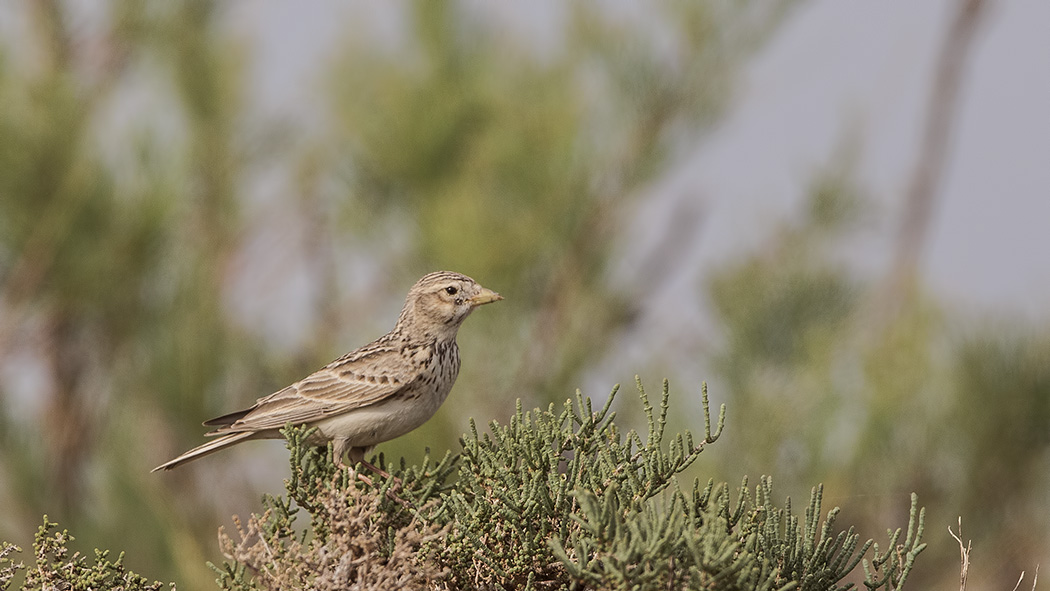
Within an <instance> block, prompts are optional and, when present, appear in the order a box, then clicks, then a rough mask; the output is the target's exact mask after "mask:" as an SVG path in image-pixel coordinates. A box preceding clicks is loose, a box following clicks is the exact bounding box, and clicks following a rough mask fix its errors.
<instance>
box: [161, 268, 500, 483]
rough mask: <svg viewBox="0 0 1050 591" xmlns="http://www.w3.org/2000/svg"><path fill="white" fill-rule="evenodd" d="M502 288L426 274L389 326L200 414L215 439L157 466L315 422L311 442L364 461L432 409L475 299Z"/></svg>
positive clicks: (450, 373) (455, 365)
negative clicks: (207, 415) (276, 383)
mask: <svg viewBox="0 0 1050 591" xmlns="http://www.w3.org/2000/svg"><path fill="white" fill-rule="evenodd" d="M502 299H503V296H501V295H500V294H498V293H496V292H494V291H492V290H490V289H487V288H485V287H482V286H481V285H479V284H478V283H477V282H476V281H474V280H473V279H471V278H470V277H467V276H466V275H463V274H460V273H454V272H452V271H436V272H433V273H429V274H427V275H424V276H423V278H421V279H420V280H419V281H417V282H416V284H415V285H413V286H412V289H410V290H409V292H408V297H406V298H405V305H404V307H403V308H402V309H401V314H400V315H399V316H398V318H397V324H395V326H394V328H393V330H391V331H390V332H388V333H387V334H385V335H383V336H381V337H379V338H378V339H376V340H374V341H372V342H371V343H369V344H367V345H365V346H363V347H361V348H359V349H356V350H354V351H351V352H349V353H347V354H345V355H343V356H342V357H340V358H338V359H336V360H335V361H333V362H331V363H329V364H328V365H326V366H324V367H322V368H321V369H319V370H317V371H316V372H314V373H312V374H310V375H308V376H306V377H305V378H303V379H301V380H299V381H298V382H295V383H294V384H292V385H290V386H287V387H286V388H283V389H281V390H278V391H277V392H274V393H273V394H270V395H269V396H265V397H263V398H260V399H258V400H257V401H256V402H255V404H254V405H252V406H251V408H247V409H245V410H241V411H237V412H233V413H230V414H226V415H223V416H221V417H217V418H214V419H211V420H209V421H205V422H204V425H205V426H209V427H215V429H214V430H212V431H210V432H208V433H206V435H207V436H211V437H214V438H215V439H213V440H212V441H210V442H208V443H205V444H203V445H200V446H198V447H195V448H193V449H191V450H189V451H187V452H186V453H184V454H182V455H180V456H178V457H176V458H174V459H172V460H170V461H168V462H165V463H163V464H161V465H160V466H157V467H156V468H154V469H153V470H152V471H153V472H157V471H159V470H171V469H173V468H176V467H178V466H181V465H183V464H185V463H186V462H190V461H192V460H196V459H198V458H201V457H204V456H206V455H209V454H212V453H215V452H217V451H220V450H222V449H225V448H227V447H230V446H232V445H235V444H238V443H241V442H243V441H248V440H253V439H280V438H282V437H283V436H282V435H281V432H280V430H281V429H282V428H283V427H284V426H285V425H288V424H292V425H307V426H309V427H316V431H314V432H313V434H312V435H311V436H309V437H308V438H307V440H306V443H307V444H310V445H327V444H328V443H329V442H331V443H332V444H333V455H334V458H335V462H336V464H338V465H339V466H341V467H342V466H344V464H343V462H342V458H343V455H344V454H346V455H347V457H348V459H349V460H350V466H351V469H352V466H354V465H356V464H358V463H361V464H364V465H366V466H368V465H369V464H368V463H367V462H366V461H365V456H366V455H367V454H369V453H371V451H372V449H374V448H375V446H376V445H378V444H380V443H383V442H384V441H389V440H391V439H394V438H396V437H400V436H402V435H404V434H405V433H408V432H409V431H412V430H413V429H415V428H416V427H419V426H420V425H422V424H423V423H425V422H426V421H427V420H429V419H430V417H432V416H434V413H436V412H437V410H438V407H440V406H441V404H442V403H443V402H444V401H445V398H447V397H448V394H449V391H450V390H452V385H453V383H455V381H456V376H458V375H459V365H460V360H459V347H458V346H457V345H456V335H457V333H458V332H459V327H460V325H461V324H462V323H463V320H465V319H466V317H467V316H469V315H470V313H471V312H473V311H474V309H475V308H477V307H478V306H482V305H484V304H488V303H491V302H496V301H499V300H502Z"/></svg>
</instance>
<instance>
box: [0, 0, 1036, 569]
mask: <svg viewBox="0 0 1050 591" xmlns="http://www.w3.org/2000/svg"><path fill="white" fill-rule="evenodd" d="M1048 22H1050V4H1047V3H1045V2H1041V1H1039V0H998V1H995V2H993V1H991V0H930V1H928V2H922V3H914V2H904V1H888V2H887V1H880V2H875V1H857V2H840V1H836V0H809V1H804V0H793V1H785V0H779V1H777V0H767V1H745V0H707V1H699V0H698V1H695V2H678V1H667V2H652V3H645V4H640V3H632V2H626V1H621V2H606V3H561V2H556V1H554V0H546V1H543V2H530V3H527V4H526V3H521V4H518V5H505V4H490V3H483V2H478V1H474V0H465V1H460V2H451V1H449V2H444V1H422V0H419V1H416V2H411V1H401V2H387V3H382V4H378V3H365V2H350V3H347V2H336V1H334V0H330V1H325V2H320V1H318V2H313V3H278V2H247V1H227V2H209V1H204V0H185V1H180V2H162V3H143V2H138V1H135V0H109V1H105V0H95V1H84V2H73V1H68V2H62V1H60V0H24V1H22V2H12V3H8V4H7V6H5V9H4V11H3V12H2V13H0V508H2V509H0V539H4V540H8V541H12V542H15V543H18V544H20V545H22V546H23V547H27V546H29V545H30V544H31V540H32V533H33V532H34V531H35V529H36V527H37V526H38V525H39V523H40V520H41V515H42V514H44V513H46V514H48V515H49V516H50V517H51V519H52V520H58V521H59V522H60V523H61V524H62V525H63V526H64V527H68V528H70V530H71V532H72V533H73V535H75V536H76V537H77V543H76V547H77V548H79V549H90V548H94V547H101V548H112V549H114V550H127V551H128V555H127V557H126V562H127V563H128V564H129V565H130V566H131V568H133V569H135V570H137V571H139V572H142V573H143V574H145V575H147V576H149V577H151V578H157V579H164V580H175V581H177V582H178V583H179V584H180V586H185V588H189V589H197V588H209V587H210V586H211V585H212V584H213V583H212V581H213V579H214V576H213V574H212V572H211V571H210V570H209V569H208V568H207V567H206V566H205V562H206V561H208V560H211V561H216V562H220V561H221V560H222V557H221V555H220V553H219V552H218V548H217V545H216V542H215V530H216V528H217V526H219V525H221V524H229V523H230V516H231V515H232V514H234V513H238V514H241V515H245V514H247V513H248V512H250V511H252V510H255V509H256V508H257V507H258V504H259V498H260V495H261V494H262V493H264V492H269V493H278V492H280V491H281V490H282V478H283V477H284V475H285V474H286V471H287V464H286V458H287V455H286V452H285V451H284V448H283V446H282V444H281V443H277V442H255V443H250V444H247V445H243V446H238V447H237V448H234V449H231V450H230V451H227V452H224V453H223V454H220V455H215V456H211V457H209V458H208V459H206V460H202V461H200V462H195V463H193V464H190V465H188V466H187V467H185V468H182V469H179V470H177V471H175V472H172V473H166V474H150V473H149V470H150V469H151V468H153V467H154V466H156V465H157V464H159V463H161V462H162V461H165V460H167V459H169V458H171V457H173V456H174V455H175V454H177V453H179V452H181V451H183V450H185V449H188V448H189V447H192V446H194V445H197V444H199V443H200V442H202V441H203V438H202V433H203V431H204V429H203V428H202V427H201V426H200V423H201V421H202V420H204V419H207V418H211V417H214V416H217V415H220V414H223V413H226V412H229V411H232V410H236V409H239V408H243V407H244V406H245V405H248V404H250V403H251V402H252V401H254V400H255V399H256V398H258V397H260V396H262V395H265V394H268V393H270V392H272V391H274V390H276V389H278V388H280V387H282V386H284V385H286V384H288V383H290V382H292V381H295V380H297V379H299V378H301V377H303V376H304V375H306V374H307V373H309V372H311V371H313V370H315V369H317V368H318V367H319V366H321V365H323V364H325V363H327V362H328V361H330V360H332V359H334V358H335V357H337V356H338V355H341V354H342V353H344V352H346V351H348V350H350V349H353V348H356V347H358V346H360V345H362V344H364V343H366V342H368V341H370V340H372V339H373V338H375V337H378V336H379V335H381V334H383V333H384V332H386V331H387V330H389V329H390V328H391V327H392V326H393V323H394V320H395V319H396V316H397V313H398V311H399V310H400V307H401V304H402V301H403V298H404V294H405V293H406V292H407V290H408V288H409V287H410V286H411V285H412V283H413V282H414V281H415V280H416V279H417V278H418V277H419V276H421V275H423V274H424V273H426V272H428V271H431V270H435V269H451V270H456V271H460V272H463V273H466V274H468V275H471V276H473V277H474V278H475V279H477V280H478V281H479V282H481V283H482V284H484V285H485V286H487V287H490V288H492V289H495V290H497V291H499V292H500V293H502V294H503V295H504V296H505V297H506V300H505V301H503V302H501V303H499V304H498V305H496V306H492V307H486V308H484V309H483V310H481V311H479V312H478V313H477V314H475V315H473V316H472V318H471V319H470V320H469V321H468V322H467V323H466V324H465V326H464V327H463V329H462V331H461V334H460V346H461V352H462V357H463V370H462V372H461V374H460V378H459V381H458V383H457V385H456V387H455V389H454V390H453V393H452V395H451V397H450V398H449V400H448V402H447V403H446V404H445V406H444V407H443V408H442V410H441V411H440V412H439V414H438V415H437V417H435V419H433V420H432V421H431V422H429V423H428V424H427V425H425V426H424V427H423V428H421V429H419V430H418V431H417V432H414V433H413V434H411V435H408V436H406V437H404V438H401V439H399V440H397V441H395V442H391V443H388V444H384V445H382V446H380V448H379V449H380V451H382V452H383V453H384V454H385V456H386V457H387V459H388V461H390V460H395V461H396V459H397V458H400V457H405V458H406V459H407V460H408V461H410V462H417V461H419V460H420V459H422V457H423V455H424V453H425V448H427V447H429V448H431V449H432V450H433V452H434V454H435V455H438V456H440V455H441V454H443V453H444V451H445V450H446V449H451V450H453V451H455V450H458V443H457V439H458V437H459V436H460V434H462V433H463V432H464V431H465V430H466V429H467V417H474V418H476V419H477V420H478V421H479V423H481V424H486V423H487V422H488V421H489V420H492V419H497V420H501V421H504V420H506V417H508V416H509V415H510V414H511V413H512V412H513V410H514V404H515V400H516V399H517V398H521V399H523V401H524V404H525V406H526V407H527V408H528V407H533V406H546V405H547V404H548V403H549V402H558V403H560V402H561V401H563V400H565V399H566V398H568V397H569V396H571V395H572V393H573V391H574V390H575V389H576V388H577V387H579V388H582V389H583V391H584V393H585V394H588V395H590V396H593V397H595V398H598V399H604V398H605V397H606V396H608V392H609V391H610V389H611V388H612V386H613V384H615V383H617V382H622V383H624V385H625V387H624V391H623V392H622V394H621V397H620V399H619V402H618V403H617V406H616V408H617V409H618V410H619V411H620V413H621V415H620V416H621V417H622V420H623V421H624V422H626V423H628V424H640V423H637V414H638V404H637V402H636V400H635V394H634V393H633V387H632V386H631V383H632V381H633V379H634V375H635V374H638V375H640V376H641V377H642V380H643V382H644V383H646V384H647V385H648V386H649V389H650V391H651V392H652V393H654V394H655V393H656V392H658V389H659V383H660V379H662V378H664V377H667V378H670V380H671V388H672V399H671V404H672V409H673V411H672V414H673V415H674V421H675V423H674V425H673V427H674V428H675V429H679V430H681V429H693V430H698V429H699V430H700V431H702V426H701V422H700V421H701V419H702V412H701V409H700V404H699V392H700V381H701V380H707V381H708V382H709V384H710V386H711V397H712V400H713V402H715V403H716V404H717V403H722V402H725V403H726V404H728V420H727V426H726V433H725V436H724V437H723V439H721V440H719V442H718V443H716V444H715V445H713V446H711V447H710V448H708V450H707V451H706V452H705V453H704V455H703V457H702V459H701V461H700V462H698V464H697V465H696V466H694V471H695V474H696V475H697V476H701V477H703V478H705V479H706V478H707V477H709V476H713V477H715V478H718V479H723V480H728V481H729V482H730V483H732V484H734V485H735V484H736V483H738V482H739V481H740V479H741V477H742V476H743V475H750V476H751V478H752V482H757V478H758V476H759V475H761V474H769V475H771V476H773V478H774V482H775V485H776V491H778V494H779V495H781V496H789V495H790V496H791V497H792V498H793V499H795V500H796V506H799V505H801V504H802V503H803V501H804V500H805V499H806V498H808V494H809V490H810V487H811V486H813V485H815V484H816V483H818V482H824V483H825V485H826V488H825V499H826V504H827V506H826V509H827V508H830V506H833V505H839V506H842V507H843V509H844V513H843V516H842V521H841V523H842V524H849V525H852V524H855V525H857V526H858V528H859V530H860V531H861V533H862V534H863V535H864V536H867V537H871V536H877V537H879V538H880V539H883V536H884V535H885V528H887V527H891V526H892V527H897V526H900V525H904V524H906V519H907V508H908V497H909V494H910V493H911V492H912V491H915V492H917V493H918V494H919V496H920V501H921V503H922V504H924V505H925V506H926V507H927V508H928V514H927V521H926V525H927V533H926V535H927V539H928V541H929V542H930V543H931V547H930V548H929V549H928V550H927V551H926V553H925V554H923V556H922V557H921V559H920V563H919V566H918V567H917V569H916V571H915V573H914V574H913V576H912V581H913V586H914V588H941V589H952V588H957V587H956V586H957V585H958V578H957V577H958V572H959V558H958V546H957V544H956V543H955V542H954V541H953V540H952V539H951V538H950V537H949V535H948V531H947V527H948V526H949V525H952V526H955V524H956V523H957V519H958V518H959V517H961V518H962V524H963V537H964V538H968V539H969V538H972V539H973V541H974V550H973V556H972V565H971V568H970V580H971V585H973V586H974V587H976V588H995V589H1008V588H1012V586H1013V584H1014V582H1016V580H1017V578H1018V576H1019V575H1020V573H1021V571H1027V572H1028V573H1029V577H1030V576H1031V573H1032V571H1033V570H1034V569H1035V568H1036V565H1037V564H1039V563H1040V562H1042V563H1046V562H1048V561H1047V560H1046V558H1047V557H1048V556H1050V554H1048V552H1050V536H1048V533H1050V510H1048V508H1050V486H1048V485H1050V481H1048V480H1050V308H1048V306H1047V303H1048V302H1050V256H1047V255H1048V252H1050V234H1048V232H1047V227H1048V222H1050V199H1048V194H1047V187H1048V186H1050V117H1048V116H1047V106H1048V105H1050V36H1047V35H1046V34H1045V25H1046V23H1048ZM1027 580H1031V579H1030V578H1029V579H1027ZM1024 586H1025V587H1027V584H1025V585H1024Z"/></svg>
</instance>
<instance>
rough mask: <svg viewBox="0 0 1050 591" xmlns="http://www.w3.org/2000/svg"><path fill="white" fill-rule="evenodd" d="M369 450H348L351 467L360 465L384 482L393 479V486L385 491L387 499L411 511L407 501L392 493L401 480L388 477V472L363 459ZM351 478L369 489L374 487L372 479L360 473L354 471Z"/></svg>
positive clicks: (355, 448) (357, 448)
mask: <svg viewBox="0 0 1050 591" xmlns="http://www.w3.org/2000/svg"><path fill="white" fill-rule="evenodd" d="M371 449H372V448H366V447H353V448H350V450H349V453H348V454H347V455H348V457H349V459H350V462H351V463H352V464H353V465H355V466H356V465H357V464H361V465H362V466H364V467H365V468H368V469H369V470H371V471H372V473H373V474H375V475H376V476H379V477H380V478H383V479H384V480H391V479H393V481H394V482H393V484H392V485H391V486H390V488H388V489H387V491H386V496H387V498H388V499H390V500H391V501H397V502H398V503H400V504H401V505H402V506H403V507H405V508H406V509H411V508H412V504H411V503H409V502H408V501H406V500H404V499H402V498H401V497H399V496H397V493H395V492H394V491H396V490H397V489H399V488H401V479H400V478H398V477H396V476H390V473H389V472H387V471H386V470H383V469H382V468H380V467H379V466H376V465H375V464H373V463H372V462H369V461H368V460H366V459H365V454H367V453H368V452H369V451H371ZM351 470H353V468H351ZM351 476H352V477H355V476H356V478H357V479H358V480H360V481H361V482H364V483H365V484H367V485H368V486H371V487H374V486H375V485H374V484H373V483H372V479H371V478H369V477H367V476H365V475H364V474H361V473H360V472H356V471H355V472H354V474H352V475H351Z"/></svg>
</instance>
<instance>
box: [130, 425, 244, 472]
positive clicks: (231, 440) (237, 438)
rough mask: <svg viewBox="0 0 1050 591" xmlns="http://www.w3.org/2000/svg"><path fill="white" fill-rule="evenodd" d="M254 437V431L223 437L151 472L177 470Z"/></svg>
mask: <svg viewBox="0 0 1050 591" xmlns="http://www.w3.org/2000/svg"><path fill="white" fill-rule="evenodd" d="M252 435H255V433H254V432H253V431H239V432H237V433H230V434H229V435H223V436H221V437H218V438H216V439H213V440H212V441H209V442H208V443H205V444H204V445H200V446H197V447H195V448H193V449H191V450H190V451H188V452H186V453H184V454H182V455H181V456H179V457H177V458H175V459H174V460H171V461H169V462H165V463H163V464H161V465H159V466H157V467H156V468H154V469H153V470H150V472H156V471H158V470H171V469H172V468H177V467H179V466H181V465H183V464H185V463H186V462H190V461H193V460H196V459H197V458H202V457H204V456H206V455H208V454H212V453H215V452H217V451H219V450H222V449H226V448H227V447H229V446H231V445H233V444H235V443H240V442H241V441H244V440H245V439H251V437H252Z"/></svg>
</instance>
